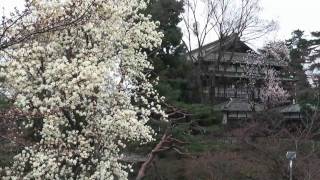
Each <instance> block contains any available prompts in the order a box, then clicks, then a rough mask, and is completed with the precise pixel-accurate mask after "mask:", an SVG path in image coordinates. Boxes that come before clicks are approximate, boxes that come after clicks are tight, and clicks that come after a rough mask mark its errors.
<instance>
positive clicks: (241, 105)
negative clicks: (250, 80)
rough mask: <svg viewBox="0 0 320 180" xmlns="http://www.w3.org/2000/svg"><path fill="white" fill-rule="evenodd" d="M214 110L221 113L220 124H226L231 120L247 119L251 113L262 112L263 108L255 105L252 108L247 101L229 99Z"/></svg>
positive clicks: (257, 104)
mask: <svg viewBox="0 0 320 180" xmlns="http://www.w3.org/2000/svg"><path fill="white" fill-rule="evenodd" d="M214 109H215V110H216V111H221V112H222V113H223V119H222V123H223V124H227V123H228V121H232V120H239V119H240V120H241V119H248V118H249V117H251V115H252V113H253V112H259V111H263V109H264V106H263V105H261V104H259V103H255V104H254V107H253V105H252V104H250V103H249V102H248V99H243V98H230V100H229V101H227V102H224V103H221V104H218V105H216V106H215V107H214ZM253 110H254V111H253Z"/></svg>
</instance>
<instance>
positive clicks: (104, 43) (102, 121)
mask: <svg viewBox="0 0 320 180" xmlns="http://www.w3.org/2000/svg"><path fill="white" fill-rule="evenodd" d="M145 7H146V3H145V2H144V1H142V0H121V1H120V0H119V1H115V0H81V1H79V0H63V1H59V0H51V1H47V0H35V1H34V2H33V6H32V8H31V9H32V14H31V18H28V19H27V20H26V21H31V20H37V19H42V20H43V19H44V18H49V16H50V18H61V17H68V16H73V15H77V14H79V11H83V10H86V12H87V13H86V15H85V16H84V17H83V20H82V21H80V22H79V23H77V24H75V25H70V26H66V27H65V28H63V29H62V30H59V31H54V32H48V33H44V34H41V35H40V36H39V37H37V38H36V39H34V40H30V41H28V42H25V43H23V44H19V45H16V46H14V47H13V48H11V49H9V50H7V53H9V54H10V58H9V59H8V61H7V62H6V64H5V66H6V68H4V69H3V71H5V72H4V74H5V75H6V76H5V78H6V83H7V84H6V87H7V88H11V90H12V92H15V97H16V105H17V106H19V107H20V108H22V109H23V110H24V111H26V112H32V113H41V114H43V115H44V117H43V119H42V120H41V121H42V122H41V123H43V125H42V129H41V131H40V135H41V141H40V142H38V143H36V144H34V145H32V146H31V147H27V148H25V149H24V150H23V151H22V152H21V153H20V154H19V155H17V156H16V157H15V158H14V164H13V166H12V167H10V168H7V171H6V176H5V177H3V179H127V175H128V173H127V172H128V170H129V169H128V168H130V166H129V165H126V164H123V163H121V158H122V155H121V154H122V153H121V152H122V150H123V149H124V148H125V147H126V144H127V143H129V142H140V143H146V142H149V141H151V140H153V134H154V132H153V131H152V129H151V128H150V127H149V126H148V125H147V122H148V120H149V118H150V116H151V115H152V114H158V115H161V116H162V117H163V118H165V114H164V112H163V111H162V110H161V106H160V105H159V103H160V101H161V98H159V97H158V94H157V93H156V91H155V90H154V88H153V85H152V83H150V82H149V81H148V77H147V75H146V73H145V71H146V69H150V68H152V66H151V65H150V63H149V62H148V61H147V60H146V58H147V56H146V54H145V53H142V52H143V51H142V49H148V48H153V47H156V46H159V45H160V43H161V37H162V34H161V33H158V32H157V31H156V28H157V23H154V22H151V21H150V17H145V16H143V15H141V14H139V12H140V11H141V10H142V9H143V8H145ZM20 28H21V27H20ZM2 74H3V73H2ZM29 121H30V122H29V123H30V124H31V125H32V124H33V123H39V122H37V121H40V120H32V119H30V120H29Z"/></svg>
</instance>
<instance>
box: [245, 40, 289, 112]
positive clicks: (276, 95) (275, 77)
mask: <svg viewBox="0 0 320 180" xmlns="http://www.w3.org/2000/svg"><path fill="white" fill-rule="evenodd" d="M245 60H246V63H245V65H244V66H243V69H244V77H245V78H246V79H247V81H248V83H247V88H248V92H249V102H250V104H251V108H252V109H253V110H254V107H255V101H254V99H255V93H256V90H257V87H258V83H261V82H262V83H261V84H262V86H261V87H260V97H259V98H260V99H261V100H262V102H263V103H264V104H265V105H266V107H267V108H271V107H274V106H276V105H279V104H281V103H283V102H284V101H286V100H287V98H288V97H289V94H288V92H287V91H286V90H285V89H283V87H281V80H280V77H279V73H278V72H277V71H276V70H275V69H274V68H273V67H274V66H278V65H284V64H286V63H288V61H289V60H290V59H289V50H288V49H287V47H286V45H285V43H283V42H270V43H268V44H267V45H265V46H264V48H263V49H261V50H260V54H257V53H255V52H249V55H248V56H247V57H246V59H245Z"/></svg>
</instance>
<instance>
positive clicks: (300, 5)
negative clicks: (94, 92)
mask: <svg viewBox="0 0 320 180" xmlns="http://www.w3.org/2000/svg"><path fill="white" fill-rule="evenodd" d="M23 2H24V1H23V0H0V7H1V9H0V12H1V14H0V15H1V16H2V15H3V12H2V11H3V10H2V7H4V8H5V12H6V13H8V12H9V11H10V10H12V8H13V7H15V6H18V7H20V8H21V7H23ZM261 6H262V8H263V12H262V17H263V18H265V19H267V20H272V19H273V20H276V21H277V22H278V24H279V29H278V30H277V31H276V32H273V33H270V34H269V35H268V36H266V37H264V38H262V39H259V40H257V41H255V42H252V44H253V45H254V46H256V47H260V46H262V45H263V43H264V42H265V41H268V40H284V39H288V38H289V37H290V36H291V32H292V31H293V30H296V29H301V30H304V31H306V32H310V31H317V30H318V31H320V21H318V18H319V16H320V13H319V11H320V0H261Z"/></svg>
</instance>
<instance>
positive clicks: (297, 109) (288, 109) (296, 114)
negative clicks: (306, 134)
mask: <svg viewBox="0 0 320 180" xmlns="http://www.w3.org/2000/svg"><path fill="white" fill-rule="evenodd" d="M278 110H279V112H280V113H281V114H283V116H284V119H285V120H302V119H303V118H304V115H303V113H302V108H301V106H300V105H299V104H296V103H293V104H290V105H287V106H282V107H279V108H278Z"/></svg>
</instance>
